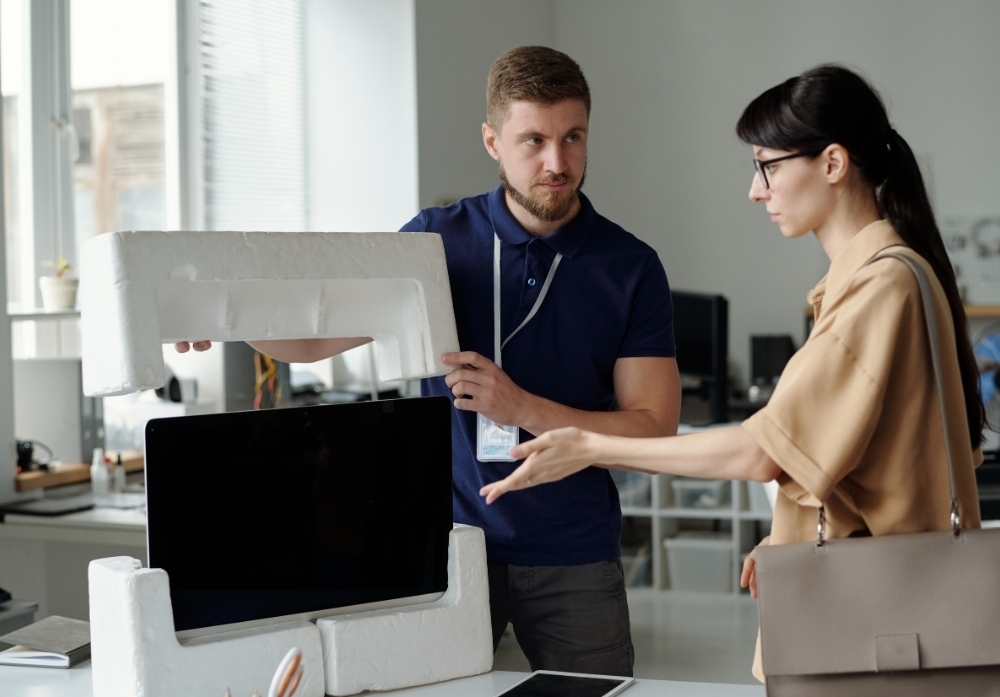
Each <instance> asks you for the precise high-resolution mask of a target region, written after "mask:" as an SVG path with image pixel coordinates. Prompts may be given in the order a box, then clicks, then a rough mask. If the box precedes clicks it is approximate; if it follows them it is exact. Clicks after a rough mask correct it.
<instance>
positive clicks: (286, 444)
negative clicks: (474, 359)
mask: <svg viewBox="0 0 1000 697" xmlns="http://www.w3.org/2000/svg"><path fill="white" fill-rule="evenodd" d="M450 410H451V405H450V404H449V400H447V399H446V398H443V397H432V398H423V399H401V400H391V401H384V402H362V403H354V404H338V405H329V406H316V407H301V408H294V409H270V410H265V411H251V412H237V413H229V414H210V415H205V416H188V417H179V418H173V419H155V420H152V421H150V422H149V423H148V424H147V426H146V496H147V512H148V528H147V530H148V533H147V534H148V539H149V547H148V553H149V565H150V567H151V568H161V569H165V570H166V571H167V573H168V576H169V579H170V597H171V602H172V605H173V612H174V623H175V629H176V630H177V631H182V630H189V629H197V628H203V627H213V626H218V625H227V624H232V623H237V622H246V621H251V620H260V619H264V618H270V617H281V616H285V615H295V614H300V613H311V612H318V611H322V610H327V609H331V608H341V607H348V606H353V605H359V604H364V603H372V602H380V601H388V600H395V599H400V598H409V597H413V596H421V595H426V594H432V593H440V592H443V591H444V590H445V589H446V588H447V584H448V569H447V566H448V536H449V533H450V532H451V528H452V499H451V495H452V493H451V414H450Z"/></svg>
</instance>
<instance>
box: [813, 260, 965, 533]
mask: <svg viewBox="0 0 1000 697" xmlns="http://www.w3.org/2000/svg"><path fill="white" fill-rule="evenodd" d="M888 257H893V258H894V259H899V260H900V261H902V262H903V263H904V264H906V265H907V266H908V267H909V268H910V271H912V272H913V275H914V276H915V277H916V279H917V286H918V287H919V288H920V299H921V301H922V304H923V308H924V320H925V321H926V323H927V338H928V339H929V340H930V347H931V362H932V363H933V364H934V378H935V381H936V383H937V392H938V406H939V407H940V409H941V425H942V426H943V427H944V448H945V454H946V455H947V457H948V483H949V485H950V486H951V531H952V532H953V533H954V534H955V536H956V537H957V536H958V534H959V532H960V531H961V529H962V525H961V519H960V517H959V512H958V487H957V486H956V485H955V463H954V462H953V460H952V455H951V429H950V428H949V423H948V409H947V407H946V406H945V401H944V373H943V372H942V370H941V346H940V345H939V343H938V336H939V335H938V321H937V309H936V308H935V307H934V296H933V294H932V292H931V284H930V281H928V280H927V274H926V273H925V272H924V269H923V267H922V266H920V264H918V263H917V262H916V261H914V260H913V259H911V258H910V257H908V256H906V255H905V254H900V253H898V252H887V253H885V254H880V255H878V256H876V257H872V258H871V259H869V260H868V261H867V262H866V263H865V266H868V264H872V263H874V262H876V261H878V260H879V259H886V258H888ZM818 521H819V522H818V524H817V526H816V546H817V547H822V546H823V543H824V528H825V526H826V511H825V510H824V508H823V506H820V507H819V513H818Z"/></svg>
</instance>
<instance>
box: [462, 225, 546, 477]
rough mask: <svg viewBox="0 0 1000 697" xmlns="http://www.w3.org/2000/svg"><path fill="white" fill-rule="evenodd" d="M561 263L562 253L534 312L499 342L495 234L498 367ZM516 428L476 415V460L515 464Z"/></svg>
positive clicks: (496, 262) (496, 244)
mask: <svg viewBox="0 0 1000 697" xmlns="http://www.w3.org/2000/svg"><path fill="white" fill-rule="evenodd" d="M560 261H562V254H556V258H555V259H554V260H553V262H552V266H550V267H549V274H548V275H547V276H546V277H545V283H543V284H542V289H541V290H540V291H539V292H538V299H537V300H536V301H535V305H534V307H532V308H531V312H529V313H528V316H527V317H525V318H524V321H523V322H521V324H519V325H518V327H517V329H515V330H514V331H513V332H511V334H510V336H508V337H507V338H506V339H504V340H503V341H502V342H501V341H500V238H499V237H498V236H497V234H496V231H495V230H494V232H493V360H494V362H495V363H496V364H497V367H498V368H500V369H503V355H502V354H503V347H504V346H506V345H507V342H508V341H510V340H511V339H513V338H514V335H515V334H517V333H518V332H519V331H521V329H523V328H524V325H526V324H527V323H528V322H530V321H531V318H532V317H534V316H535V313H537V312H538V308H539V307H541V306H542V301H544V300H545V296H546V295H548V292H549V286H551V285H552V277H553V276H555V275H556V269H557V268H558V267H559V262H560ZM518 437H519V436H518V429H517V426H501V425H499V424H496V423H494V422H493V421H491V420H490V419H487V418H486V417H485V416H483V415H482V414H477V415H476V458H477V459H478V460H480V461H481V462H489V461H498V460H505V461H513V460H514V458H512V457H511V456H510V450H511V448H513V447H514V446H515V445H517V443H518Z"/></svg>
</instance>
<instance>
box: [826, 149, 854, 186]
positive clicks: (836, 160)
mask: <svg viewBox="0 0 1000 697" xmlns="http://www.w3.org/2000/svg"><path fill="white" fill-rule="evenodd" d="M819 157H820V161H821V162H822V164H823V173H824V175H825V176H826V180H827V182H829V183H830V184H838V183H840V182H842V181H844V180H845V179H846V178H847V175H848V173H849V170H850V168H851V156H850V155H849V154H848V152H847V149H846V148H845V147H844V146H843V145H840V144H838V143H831V144H830V145H828V146H826V150H824V151H823V152H822V153H820V156H819Z"/></svg>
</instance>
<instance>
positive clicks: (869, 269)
mask: <svg viewBox="0 0 1000 697" xmlns="http://www.w3.org/2000/svg"><path fill="white" fill-rule="evenodd" d="M890 248H891V251H893V252H902V253H904V254H906V255H907V256H910V257H911V258H914V259H916V260H917V261H918V262H919V263H920V264H921V266H923V268H924V270H925V271H926V272H927V276H928V278H929V279H930V281H931V287H932V290H933V293H934V303H935V306H936V308H937V313H938V318H939V319H938V333H939V342H940V345H941V358H942V362H943V369H944V384H945V391H946V395H945V400H946V405H947V409H948V413H949V414H950V415H954V417H953V418H952V419H951V431H952V432H951V443H952V449H953V453H952V457H953V460H954V463H955V468H956V473H955V476H956V482H957V486H958V498H959V506H960V513H961V518H962V527H965V528H978V527H979V524H980V519H979V500H978V493H977V490H976V482H975V473H974V468H975V466H977V465H978V464H979V463H980V462H981V461H982V454H981V452H979V451H976V452H973V450H972V446H971V443H970V440H969V429H968V419H967V417H966V414H965V398H964V394H963V388H962V381H961V376H960V373H959V367H958V357H957V351H956V347H955V338H954V331H953V324H952V319H951V311H950V309H949V306H948V301H947V298H946V296H945V294H944V291H943V289H942V288H941V286H940V284H939V283H938V282H937V278H936V276H935V274H934V272H933V270H932V269H931V267H930V265H929V264H928V263H927V262H926V261H924V260H923V259H922V258H921V257H920V256H919V255H918V254H916V253H915V252H914V251H913V250H911V249H910V248H909V247H906V246H905V243H904V242H903V240H902V239H901V238H900V237H899V235H897V234H896V232H895V231H894V230H893V229H892V226H890V225H889V223H888V222H886V221H884V220H881V221H878V222H875V223H872V224H871V225H869V226H867V227H865V228H864V229H863V230H861V231H860V232H859V233H858V234H857V235H856V236H855V237H854V238H853V239H852V240H851V241H850V242H848V243H847V245H845V247H844V248H843V249H841V251H840V252H839V253H838V254H837V256H836V257H835V258H834V259H833V261H832V263H831V264H830V271H829V273H828V274H827V275H826V276H825V277H824V278H823V279H822V280H821V281H820V282H819V283H818V284H817V285H816V287H815V288H813V289H812V291H810V293H809V302H810V303H811V304H812V306H813V308H814V310H815V317H816V323H815V325H814V327H813V330H812V333H811V334H810V336H809V339H808V341H806V343H805V344H804V345H803V346H802V348H801V349H800V350H799V351H798V352H797V353H796V354H795V355H794V356H793V357H792V359H791V360H790V361H789V362H788V365H787V366H786V367H785V370H784V371H783V372H782V374H781V379H780V381H779V382H778V384H777V386H776V387H775V390H774V394H773V396H772V397H771V400H770V401H769V402H768V404H767V405H766V406H765V407H764V408H763V409H761V410H760V411H759V412H757V413H756V414H754V415H753V416H752V417H750V418H749V419H747V420H746V421H744V422H743V428H745V429H747V431H749V432H750V434H751V435H752V436H753V438H754V439H755V440H756V441H757V443H758V444H759V445H760V447H761V448H763V449H764V451H765V452H766V453H767V454H768V455H769V456H770V457H771V459H773V460H774V461H775V462H776V463H777V464H778V466H779V467H781V470H782V474H781V475H780V476H779V477H778V483H779V485H780V493H779V495H778V499H777V502H776V505H775V509H774V521H773V525H772V529H771V544H784V543H788V542H802V541H808V540H814V539H815V538H816V522H817V508H818V507H819V505H820V503H823V505H824V506H825V507H826V519H827V536H828V537H829V538H843V537H853V536H866V535H892V534H898V533H911V532H925V531H930V530H946V529H949V528H950V522H949V515H950V510H951V494H950V490H949V484H948V464H947V459H946V456H945V442H944V430H943V426H942V423H941V416H940V408H939V406H938V396H937V387H936V385H935V379H934V372H933V367H932V365H931V357H930V349H929V347H928V346H929V344H928V340H927V329H926V323H925V320H924V316H923V310H922V306H921V299H920V291H919V288H918V286H917V282H916V279H915V278H914V277H913V273H912V272H911V271H910V269H909V268H908V267H907V266H906V265H905V264H904V263H903V262H901V261H899V260H896V259H881V260H879V261H876V262H874V263H872V264H870V265H868V266H865V263H866V262H867V261H868V260H869V259H871V258H872V257H874V256H876V255H878V253H879V252H882V251H884V250H889V249H890ZM754 675H755V676H757V678H758V679H761V680H763V673H762V672H761V666H760V643H759V641H758V645H757V656H756V658H755V660H754Z"/></svg>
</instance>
